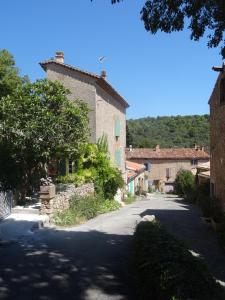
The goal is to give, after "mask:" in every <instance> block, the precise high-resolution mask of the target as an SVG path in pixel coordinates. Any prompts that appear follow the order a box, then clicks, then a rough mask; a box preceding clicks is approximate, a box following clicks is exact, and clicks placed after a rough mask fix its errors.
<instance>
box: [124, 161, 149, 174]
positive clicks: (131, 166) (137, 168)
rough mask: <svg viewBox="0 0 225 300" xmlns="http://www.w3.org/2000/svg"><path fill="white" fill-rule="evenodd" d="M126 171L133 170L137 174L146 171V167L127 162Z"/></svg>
mask: <svg viewBox="0 0 225 300" xmlns="http://www.w3.org/2000/svg"><path fill="white" fill-rule="evenodd" d="M126 169H128V170H132V171H135V172H140V171H142V170H145V165H142V164H138V163H135V162H133V161H129V160H126Z"/></svg>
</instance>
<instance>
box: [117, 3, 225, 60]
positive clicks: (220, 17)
mask: <svg viewBox="0 0 225 300" xmlns="http://www.w3.org/2000/svg"><path fill="white" fill-rule="evenodd" d="M121 1H123V0H111V2H112V3H113V4H114V3H116V2H121ZM141 19H142V20H143V22H144V26H145V29H146V30H147V31H149V32H151V33H152V34H155V33H157V32H158V31H159V30H161V31H163V32H166V33H171V32H173V31H181V30H183V29H184V26H185V21H186V20H187V19H189V20H190V23H189V25H188V28H189V29H190V30H191V39H193V40H195V41H198V40H199V39H200V38H201V37H203V35H204V34H205V32H206V31H207V32H209V33H208V36H207V37H208V43H207V45H208V47H210V48H213V47H218V46H219V45H221V46H222V47H221V55H222V56H223V58H225V45H224V42H225V40H224V32H225V1H224V0H184V1H182V0H148V1H146V2H145V5H144V7H143V8H142V10H141Z"/></svg>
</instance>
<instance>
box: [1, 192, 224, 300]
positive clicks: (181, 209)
mask: <svg viewBox="0 0 225 300" xmlns="http://www.w3.org/2000/svg"><path fill="white" fill-rule="evenodd" d="M146 214H147V215H152V214H154V215H156V217H157V218H158V219H160V220H161V221H162V223H164V224H165V225H166V227H167V228H168V230H169V231H170V232H172V233H174V234H175V235H176V236H177V237H179V238H181V239H183V240H185V241H186V242H187V243H188V244H189V247H190V250H192V251H194V252H195V253H197V254H198V255H200V256H202V257H203V259H205V260H206V261H207V263H208V265H209V268H210V270H211V271H212V272H213V274H214V275H215V277H216V278H217V279H218V280H221V281H225V280H224V279H225V274H224V270H225V256H224V254H223V252H222V250H221V249H220V248H219V247H218V246H217V241H216V236H215V233H214V232H213V230H212V229H211V228H210V227H208V226H207V225H206V224H204V223H203V222H202V220H201V219H200V213H199V211H198V210H197V209H196V208H195V207H192V206H189V205H186V204H185V203H184V202H183V201H182V200H180V199H179V198H176V197H171V196H168V197H167V196H161V195H155V196H151V197H150V199H146V198H142V199H141V200H140V201H137V202H135V203H133V204H131V205H128V206H125V207H123V208H122V209H121V210H119V211H116V212H113V213H109V214H105V215H101V216H98V217H97V218H95V219H93V220H90V221H89V222H87V223H86V224H83V225H81V226H77V227H73V228H69V229H64V230H63V229H62V230H61V229H60V230H56V229H42V230H38V231H36V232H34V233H31V234H28V235H25V236H21V237H20V238H19V239H17V241H16V242H14V243H12V244H8V245H2V246H0V263H1V265H0V270H1V271H0V272H1V274H0V275H1V276H0V282H1V284H0V299H21V300H22V299H23V300H24V299H29V300H30V299H43V300H44V299H64V298H65V297H68V299H77V300H79V299H88V300H89V299H91V300H93V299H96V300H103V299H104V300H106V299H118V300H119V299H136V298H137V297H136V295H135V288H134V283H133V277H132V268H131V264H130V256H131V253H132V235H133V232H134V228H135V226H136V224H137V222H139V221H140V219H141V217H143V216H144V215H146ZM18 222H19V221H18Z"/></svg>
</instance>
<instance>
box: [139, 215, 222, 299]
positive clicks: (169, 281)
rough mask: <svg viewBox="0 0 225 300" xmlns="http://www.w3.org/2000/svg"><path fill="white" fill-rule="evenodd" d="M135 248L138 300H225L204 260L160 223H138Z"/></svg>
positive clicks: (220, 288)
mask: <svg viewBox="0 0 225 300" xmlns="http://www.w3.org/2000/svg"><path fill="white" fill-rule="evenodd" d="M134 247H135V249H134V263H135V277H136V280H137V284H138V292H139V299H155V300H161V299H171V300H172V299H183V300H187V299H198V300H211V299H217V300H219V299H221V300H222V299H225V298H224V297H225V294H224V290H223V289H222V287H221V286H220V285H219V284H218V283H216V282H215V280H214V278H213V276H212V275H211V274H210V272H209V271H208V269H207V267H206V265H205V264H203V262H202V261H201V259H200V258H197V257H195V256H193V255H192V254H191V253H190V251H189V250H188V248H186V246H185V245H184V244H183V243H181V242H180V241H178V240H177V239H176V238H175V237H174V236H172V235H170V234H169V233H168V232H167V231H166V229H165V228H164V227H163V226H162V225H161V224H160V223H159V222H157V221H156V222H141V223H139V224H138V226H137V228H136V231H135V234H134ZM205 287H207V289H206V288H205Z"/></svg>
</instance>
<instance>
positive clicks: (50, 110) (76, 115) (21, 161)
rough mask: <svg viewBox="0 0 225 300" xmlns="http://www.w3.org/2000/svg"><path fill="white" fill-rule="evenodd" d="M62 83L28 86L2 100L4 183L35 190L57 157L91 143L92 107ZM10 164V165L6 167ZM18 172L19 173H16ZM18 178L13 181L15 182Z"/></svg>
mask: <svg viewBox="0 0 225 300" xmlns="http://www.w3.org/2000/svg"><path fill="white" fill-rule="evenodd" d="M67 96H68V91H67V90H66V89H65V88H64V87H63V86H62V85H61V84H60V83H58V82H51V81H48V80H38V81H37V82H35V83H29V82H26V83H23V84H21V85H19V86H17V88H16V89H15V90H14V91H13V93H12V94H11V95H8V96H6V97H3V98H2V99H1V101H0V182H1V183H2V184H3V185H5V186H6V187H8V188H15V187H17V186H18V185H21V184H22V185H26V188H27V186H28V185H30V186H33V184H35V180H39V177H40V176H43V175H45V173H46V164H47V163H48V162H49V161H50V160H51V159H52V158H57V157H66V158H72V157H77V156H78V155H79V149H80V147H81V144H82V143H84V142H87V139H88V109H87V107H86V105H85V104H84V103H83V102H81V101H74V102H72V101H70V100H68V98H67ZM6 162H7V164H6ZM9 170H10V171H12V170H14V171H13V173H10V171H9ZM12 177H13V178H12Z"/></svg>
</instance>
